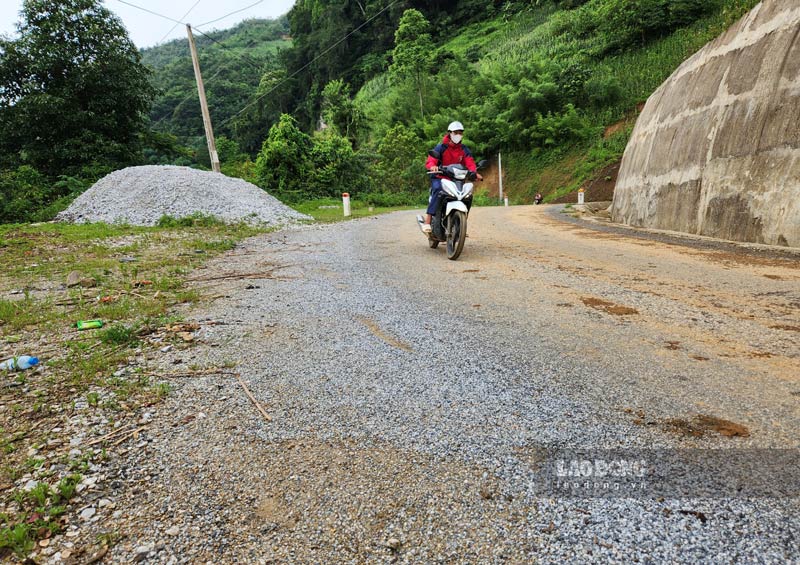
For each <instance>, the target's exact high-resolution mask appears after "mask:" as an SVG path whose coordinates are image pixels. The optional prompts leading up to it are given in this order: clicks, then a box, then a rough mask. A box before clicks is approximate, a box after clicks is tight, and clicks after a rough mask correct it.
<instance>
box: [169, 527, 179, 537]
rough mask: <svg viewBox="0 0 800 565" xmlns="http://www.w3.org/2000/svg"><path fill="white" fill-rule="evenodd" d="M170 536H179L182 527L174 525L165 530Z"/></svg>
mask: <svg viewBox="0 0 800 565" xmlns="http://www.w3.org/2000/svg"><path fill="white" fill-rule="evenodd" d="M165 533H166V534H167V535H168V536H177V535H178V534H180V533H181V529H180V528H179V527H178V526H172V527H171V528H170V529H168V530H167V531H166V532H165Z"/></svg>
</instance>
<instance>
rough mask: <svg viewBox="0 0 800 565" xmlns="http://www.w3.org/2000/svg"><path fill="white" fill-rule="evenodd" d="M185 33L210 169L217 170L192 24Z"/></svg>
mask: <svg viewBox="0 0 800 565" xmlns="http://www.w3.org/2000/svg"><path fill="white" fill-rule="evenodd" d="M186 33H188V34H189V50H190V51H191V52H192V64H193V65H194V78H195V79H196V80H197V93H198V94H199V95H200V108H201V109H202V111H203V125H204V126H205V128H206V143H207V144H208V155H209V157H210V158H211V169H212V170H213V171H214V172H215V173H218V172H219V155H217V144H216V142H215V141H214V130H213V129H211V115H210V114H209V113H208V102H206V89H205V87H204V86H203V75H201V74H200V60H199V59H198V58H197V47H195V44H194V36H193V35H192V26H190V25H189V24H186Z"/></svg>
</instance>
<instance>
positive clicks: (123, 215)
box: [57, 166, 311, 226]
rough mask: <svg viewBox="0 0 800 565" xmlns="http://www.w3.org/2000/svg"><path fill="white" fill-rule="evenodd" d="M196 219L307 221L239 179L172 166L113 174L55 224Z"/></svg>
mask: <svg viewBox="0 0 800 565" xmlns="http://www.w3.org/2000/svg"><path fill="white" fill-rule="evenodd" d="M194 214H203V215H209V216H214V217H216V218H219V219H220V220H222V221H224V222H228V223H235V222H240V221H244V222H247V223H250V224H267V225H280V224H288V223H292V222H297V221H300V220H310V219H311V218H310V217H308V216H306V215H304V214H301V213H300V212H297V211H296V210H293V209H292V208H290V207H288V206H286V205H285V204H283V203H282V202H280V201H279V200H278V199H277V198H275V197H273V196H270V195H269V194H268V193H267V192H265V191H264V190H262V189H260V188H259V187H257V186H255V185H253V184H250V183H249V182H246V181H244V180H242V179H236V178H231V177H227V176H225V175H222V174H219V173H212V172H207V171H199V170H196V169H191V168H189V167H174V166H144V167H129V168H127V169H121V170H119V171H115V172H113V173H111V174H109V175H107V176H105V177H103V178H102V179H100V180H99V181H97V183H95V184H94V186H92V187H91V188H90V189H89V190H87V191H86V192H84V193H83V194H82V195H81V196H79V197H78V198H77V199H76V200H75V202H73V203H72V205H71V206H70V207H69V208H67V209H66V210H65V211H63V212H62V213H61V214H59V215H58V217H57V219H58V220H60V221H66V222H73V223H88V222H108V223H127V224H131V225H137V226H152V225H155V224H156V223H157V222H158V220H159V219H160V218H161V217H162V216H172V217H174V218H185V217H188V216H192V215H194Z"/></svg>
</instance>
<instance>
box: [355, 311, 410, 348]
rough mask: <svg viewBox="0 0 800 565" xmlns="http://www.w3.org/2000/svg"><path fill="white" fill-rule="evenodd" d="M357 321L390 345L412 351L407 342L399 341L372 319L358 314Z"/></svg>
mask: <svg viewBox="0 0 800 565" xmlns="http://www.w3.org/2000/svg"><path fill="white" fill-rule="evenodd" d="M358 321H359V322H361V323H362V324H364V325H365V326H367V329H369V331H371V332H372V333H373V335H375V336H376V337H379V338H381V339H382V340H383V341H385V342H386V343H388V344H389V345H391V346H392V347H396V348H398V349H402V350H403V351H408V352H412V351H414V350H413V349H412V348H411V346H410V345H409V344H407V343H406V342H404V341H400V340H399V339H397V338H396V337H394V336H392V335H389V334H388V333H386V332H385V331H383V329H381V327H380V326H379V325H378V324H377V323H375V321H374V320H371V319H369V318H367V317H364V316H360V317H359V318H358Z"/></svg>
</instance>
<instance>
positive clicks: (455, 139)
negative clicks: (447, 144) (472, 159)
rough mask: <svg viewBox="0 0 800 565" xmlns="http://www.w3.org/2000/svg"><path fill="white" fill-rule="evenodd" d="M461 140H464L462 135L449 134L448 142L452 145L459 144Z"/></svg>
mask: <svg viewBox="0 0 800 565" xmlns="http://www.w3.org/2000/svg"><path fill="white" fill-rule="evenodd" d="M462 139H464V136H463V135H460V134H457V133H451V134H450V141H452V142H453V143H461V140H462Z"/></svg>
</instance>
